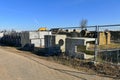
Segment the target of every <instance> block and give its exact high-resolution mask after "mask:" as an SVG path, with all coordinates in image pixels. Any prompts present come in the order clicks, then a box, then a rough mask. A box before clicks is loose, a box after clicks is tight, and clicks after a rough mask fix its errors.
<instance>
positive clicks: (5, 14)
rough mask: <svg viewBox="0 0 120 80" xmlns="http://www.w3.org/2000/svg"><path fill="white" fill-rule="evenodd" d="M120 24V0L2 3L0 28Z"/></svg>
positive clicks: (11, 0)
mask: <svg viewBox="0 0 120 80" xmlns="http://www.w3.org/2000/svg"><path fill="white" fill-rule="evenodd" d="M82 19H87V20H88V25H98V24H99V25H101V24H117V23H120V0H0V29H16V30H37V29H38V28H39V27H48V28H53V27H68V26H79V24H80V21H81V20H82Z"/></svg>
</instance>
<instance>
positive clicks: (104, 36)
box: [98, 32, 111, 45]
mask: <svg viewBox="0 0 120 80" xmlns="http://www.w3.org/2000/svg"><path fill="white" fill-rule="evenodd" d="M98 40H99V45H107V44H110V43H111V41H110V40H111V35H110V32H99V39H98Z"/></svg>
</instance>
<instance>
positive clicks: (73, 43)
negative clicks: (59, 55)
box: [65, 37, 95, 59]
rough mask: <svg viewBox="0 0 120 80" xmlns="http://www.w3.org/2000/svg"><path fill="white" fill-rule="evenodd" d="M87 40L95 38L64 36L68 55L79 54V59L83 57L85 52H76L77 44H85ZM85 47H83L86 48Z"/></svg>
mask: <svg viewBox="0 0 120 80" xmlns="http://www.w3.org/2000/svg"><path fill="white" fill-rule="evenodd" d="M89 42H95V38H76V37H72V38H71V37H69V38H66V50H65V52H66V54H67V55H68V56H70V57H75V56H79V57H80V58H81V59H84V58H85V53H81V52H77V50H76V49H77V46H86V47H87V43H89ZM86 47H85V48H86ZM83 54H84V55H83Z"/></svg>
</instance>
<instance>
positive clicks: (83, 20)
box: [80, 19, 88, 30]
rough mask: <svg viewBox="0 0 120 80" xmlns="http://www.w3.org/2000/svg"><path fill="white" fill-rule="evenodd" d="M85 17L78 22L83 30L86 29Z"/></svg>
mask: <svg viewBox="0 0 120 80" xmlns="http://www.w3.org/2000/svg"><path fill="white" fill-rule="evenodd" d="M87 22H88V21H87V19H82V20H81V22H80V28H81V29H82V30H83V29H86V27H87Z"/></svg>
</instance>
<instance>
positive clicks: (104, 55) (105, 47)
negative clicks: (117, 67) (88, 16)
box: [97, 25, 120, 64]
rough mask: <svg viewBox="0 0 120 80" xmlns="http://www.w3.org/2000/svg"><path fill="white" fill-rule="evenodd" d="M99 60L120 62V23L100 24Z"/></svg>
mask: <svg viewBox="0 0 120 80" xmlns="http://www.w3.org/2000/svg"><path fill="white" fill-rule="evenodd" d="M98 32H99V35H98V43H99V45H98V53H97V61H103V62H109V63H115V64H119V63H120V25H108V26H100V27H99V31H98Z"/></svg>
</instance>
